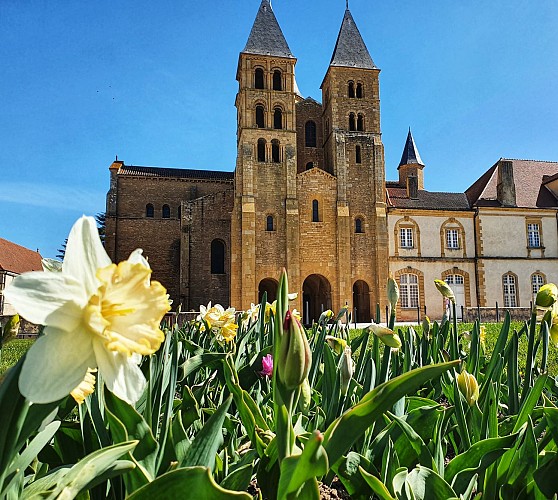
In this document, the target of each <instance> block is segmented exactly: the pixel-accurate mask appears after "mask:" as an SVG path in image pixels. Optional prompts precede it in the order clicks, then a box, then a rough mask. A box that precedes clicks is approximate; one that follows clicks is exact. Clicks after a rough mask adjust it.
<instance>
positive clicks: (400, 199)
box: [386, 182, 469, 210]
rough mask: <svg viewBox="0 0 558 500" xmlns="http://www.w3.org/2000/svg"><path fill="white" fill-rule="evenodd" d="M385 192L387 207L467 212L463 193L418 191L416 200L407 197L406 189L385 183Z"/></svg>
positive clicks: (467, 208) (467, 204) (467, 206)
mask: <svg viewBox="0 0 558 500" xmlns="http://www.w3.org/2000/svg"><path fill="white" fill-rule="evenodd" d="M390 184H391V185H390ZM386 191H387V202H388V207H394V208H415V209H423V210H469V203H468V201H467V197H466V196H465V194H464V193H437V192H432V191H424V190H419V191H418V197H417V199H411V198H409V197H408V196H407V189H405V188H402V187H399V186H398V185H397V183H395V182H392V183H386Z"/></svg>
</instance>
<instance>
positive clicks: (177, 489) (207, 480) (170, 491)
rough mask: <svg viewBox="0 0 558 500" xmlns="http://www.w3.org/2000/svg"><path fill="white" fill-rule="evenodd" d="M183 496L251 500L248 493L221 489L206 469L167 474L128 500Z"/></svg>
mask: <svg viewBox="0 0 558 500" xmlns="http://www.w3.org/2000/svg"><path fill="white" fill-rule="evenodd" d="M185 495H186V497H188V496H189V495H195V498H199V499H206V498H207V499H211V500H229V499H231V500H234V499H237V500H241V499H243V500H252V497H251V496H250V495H248V493H243V492H238V491H230V490H226V489H224V488H221V487H220V486H219V485H218V484H217V483H215V481H214V480H213V477H212V476H211V473H210V471H209V469H208V468H207V467H187V468H185V469H177V470H173V471H171V472H167V473H166V474H163V475H162V476H160V477H158V478H157V479H155V481H153V482H152V483H149V484H147V485H146V486H144V487H143V488H140V489H139V490H137V491H135V492H134V493H132V494H131V495H130V496H129V497H128V500H168V499H169V498H173V497H174V498H186V497H185ZM192 498H194V497H192Z"/></svg>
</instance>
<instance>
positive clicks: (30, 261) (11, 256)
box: [0, 238, 43, 274]
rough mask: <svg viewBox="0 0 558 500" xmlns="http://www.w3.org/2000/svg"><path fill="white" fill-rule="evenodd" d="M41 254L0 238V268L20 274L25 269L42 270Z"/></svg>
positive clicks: (25, 270)
mask: <svg viewBox="0 0 558 500" xmlns="http://www.w3.org/2000/svg"><path fill="white" fill-rule="evenodd" d="M41 259H42V257H41V254H40V253H39V252H35V251H34V250H30V249H29V248H25V247H22V246H21V245H16V244H15V243H12V242H11V241H8V240H5V239H3V238H0V269H1V270H3V271H11V272H12V273H16V274H21V273H25V272H27V271H42V269H43V266H42V265H41Z"/></svg>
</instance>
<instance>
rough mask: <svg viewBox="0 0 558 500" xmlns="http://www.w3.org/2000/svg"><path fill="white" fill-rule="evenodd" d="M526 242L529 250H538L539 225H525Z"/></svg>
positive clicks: (539, 241) (539, 240)
mask: <svg viewBox="0 0 558 500" xmlns="http://www.w3.org/2000/svg"><path fill="white" fill-rule="evenodd" d="M527 241H528V245H529V248H539V247H540V246H541V233H540V226H539V224H537V223H529V224H527Z"/></svg>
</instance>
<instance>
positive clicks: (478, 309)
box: [477, 304, 481, 323]
mask: <svg viewBox="0 0 558 500" xmlns="http://www.w3.org/2000/svg"><path fill="white" fill-rule="evenodd" d="M477 320H478V322H479V323H480V322H481V315H480V306H479V305H478V304H477Z"/></svg>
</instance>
